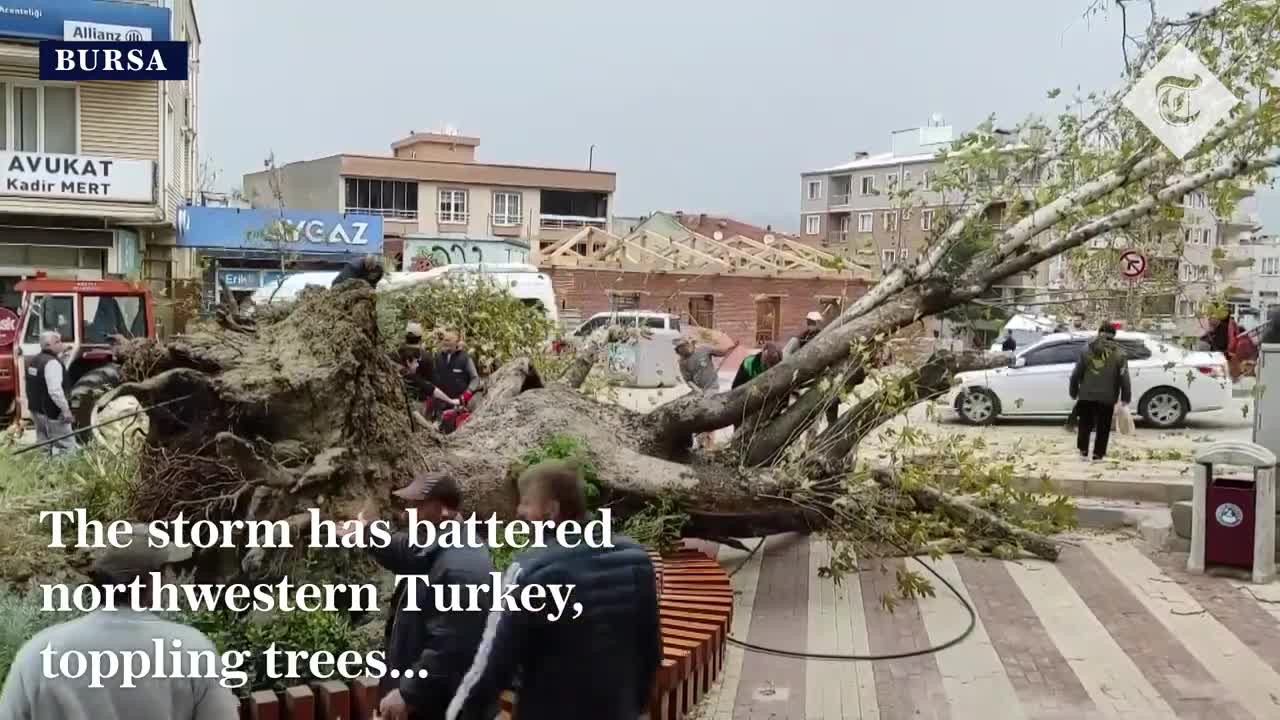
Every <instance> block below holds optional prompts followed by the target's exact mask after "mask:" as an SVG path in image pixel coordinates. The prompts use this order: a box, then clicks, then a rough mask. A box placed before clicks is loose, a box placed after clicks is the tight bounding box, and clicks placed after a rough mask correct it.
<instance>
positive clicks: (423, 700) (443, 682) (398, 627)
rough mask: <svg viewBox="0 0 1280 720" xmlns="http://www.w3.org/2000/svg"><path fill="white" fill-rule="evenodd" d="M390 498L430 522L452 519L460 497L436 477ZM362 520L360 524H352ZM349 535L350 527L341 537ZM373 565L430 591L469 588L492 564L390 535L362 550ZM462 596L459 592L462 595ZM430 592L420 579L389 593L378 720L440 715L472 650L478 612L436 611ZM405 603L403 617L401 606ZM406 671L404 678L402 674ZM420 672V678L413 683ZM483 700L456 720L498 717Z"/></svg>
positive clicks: (479, 629) (478, 551) (480, 618)
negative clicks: (409, 578)
mask: <svg viewBox="0 0 1280 720" xmlns="http://www.w3.org/2000/svg"><path fill="white" fill-rule="evenodd" d="M395 495H396V496H397V497H399V498H401V499H402V500H404V501H405V502H406V503H407V504H408V506H409V507H412V508H415V509H416V510H417V515H418V519H419V520H425V521H428V522H433V523H436V524H437V525H438V524H439V523H441V522H443V521H445V520H451V519H458V508H459V506H460V505H461V504H462V502H461V501H462V492H461V490H459V488H458V484H457V483H456V482H455V481H454V480H453V478H452V477H450V476H448V475H446V474H443V473H422V474H419V475H418V476H417V477H415V478H414V479H413V481H412V482H410V483H409V484H408V485H407V486H406V487H404V488H403V489H401V490H397V491H396V492H395ZM360 520H361V521H363V518H360ZM351 532H355V530H354V528H352V527H351V524H350V523H348V524H347V525H346V526H345V527H344V532H343V534H347V533H351ZM369 554H370V555H371V556H373V559H374V560H375V561H377V563H378V564H379V565H381V566H382V567H384V568H386V569H387V570H388V571H390V572H392V573H395V574H397V575H426V576H428V577H429V579H430V584H431V585H445V586H447V585H458V586H460V587H462V586H467V585H476V586H480V587H487V586H488V585H489V584H490V582H491V577H490V574H491V573H492V572H493V561H492V560H491V559H490V558H489V552H488V551H487V550H485V549H484V548H473V547H460V548H444V547H439V546H432V547H414V546H412V545H410V544H409V537H408V535H407V534H405V533H398V534H396V535H394V536H393V537H392V541H391V544H390V545H388V546H387V547H385V548H374V547H370V548H369ZM462 596H463V597H465V596H466V593H465V592H463V593H462ZM432 598H433V594H432V593H431V592H430V591H429V589H428V587H427V586H424V585H423V583H422V582H420V581H413V582H409V581H401V582H400V583H399V584H398V585H396V589H395V591H394V592H393V593H392V595H391V601H390V603H389V606H390V607H391V608H393V610H392V614H391V616H390V617H389V618H388V620H387V626H386V630H385V631H384V634H383V641H384V646H383V647H384V648H385V651H386V663H387V670H388V671H390V670H392V669H395V670H398V671H399V673H400V676H399V677H398V678H396V677H391V675H390V672H388V673H387V674H385V675H383V676H382V679H381V681H380V682H379V686H378V691H379V695H380V696H381V698H382V701H381V703H380V704H379V706H378V712H379V713H380V715H381V718H382V720H439V719H440V718H443V717H444V711H445V707H446V705H447V704H448V702H449V698H451V697H453V694H454V692H455V691H456V690H457V688H458V683H459V682H461V680H462V674H463V673H464V672H466V670H467V667H469V666H470V664H471V658H472V657H473V656H474V655H475V653H476V648H478V647H479V645H480V636H481V633H483V631H484V621H485V616H486V614H485V612H484V611H483V609H482V610H479V611H476V612H472V611H452V610H451V611H449V612H441V611H438V610H437V609H436V607H435V603H434V601H433V600H432ZM410 599H413V600H414V604H413V607H417V608H418V610H417V611H416V612H415V611H411V610H409V609H408V607H410V603H409V600H410ZM408 670H411V671H412V672H411V673H406V672H405V671H408ZM422 671H426V677H421V674H422ZM489 700H490V702H489V703H488V704H485V703H484V702H476V703H475V704H474V705H472V707H471V708H470V709H469V710H468V713H467V714H464V715H459V716H458V717H460V718H463V719H464V720H492V718H493V717H494V716H495V715H496V714H497V712H498V704H497V703H498V698H497V695H496V694H495V695H494V696H493V697H492V698H490V699H489Z"/></svg>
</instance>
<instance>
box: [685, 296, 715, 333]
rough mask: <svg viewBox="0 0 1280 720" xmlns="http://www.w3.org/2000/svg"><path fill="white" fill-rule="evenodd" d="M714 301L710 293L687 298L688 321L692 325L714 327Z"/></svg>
mask: <svg viewBox="0 0 1280 720" xmlns="http://www.w3.org/2000/svg"><path fill="white" fill-rule="evenodd" d="M715 321H716V301H715V298H714V297H712V296H710V295H702V296H698V297H691V298H689V322H691V323H693V325H694V327H704V328H709V327H715Z"/></svg>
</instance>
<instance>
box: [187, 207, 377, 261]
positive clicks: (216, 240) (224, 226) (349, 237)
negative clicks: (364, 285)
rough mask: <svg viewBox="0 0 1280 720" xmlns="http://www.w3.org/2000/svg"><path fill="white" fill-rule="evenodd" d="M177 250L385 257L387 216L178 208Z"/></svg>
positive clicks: (307, 211) (308, 211)
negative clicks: (383, 224) (206, 249)
mask: <svg viewBox="0 0 1280 720" xmlns="http://www.w3.org/2000/svg"><path fill="white" fill-rule="evenodd" d="M178 246H179V247H193V248H208V249H222V250H258V251H265V252H288V253H303V254H309V255H317V254H320V255H381V254H382V218H381V217H379V216H377V215H357V214H354V213H348V214H346V215H343V214H341V213H333V212H319V211H310V210H285V211H283V212H281V211H278V210H249V209H244V208H224V207H184V208H179V209H178Z"/></svg>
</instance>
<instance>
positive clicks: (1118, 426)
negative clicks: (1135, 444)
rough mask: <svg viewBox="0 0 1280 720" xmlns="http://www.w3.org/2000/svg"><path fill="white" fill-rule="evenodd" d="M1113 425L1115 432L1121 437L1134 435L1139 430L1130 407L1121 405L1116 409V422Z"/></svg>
mask: <svg viewBox="0 0 1280 720" xmlns="http://www.w3.org/2000/svg"><path fill="white" fill-rule="evenodd" d="M1112 425H1113V426H1114V429H1115V431H1116V432H1118V433H1120V434H1121V435H1132V434H1134V433H1135V432H1137V430H1138V428H1137V427H1136V426H1135V425H1134V422H1133V414H1132V413H1130V412H1129V406H1128V405H1121V406H1119V407H1117V408H1116V414H1115V422H1113V423H1112Z"/></svg>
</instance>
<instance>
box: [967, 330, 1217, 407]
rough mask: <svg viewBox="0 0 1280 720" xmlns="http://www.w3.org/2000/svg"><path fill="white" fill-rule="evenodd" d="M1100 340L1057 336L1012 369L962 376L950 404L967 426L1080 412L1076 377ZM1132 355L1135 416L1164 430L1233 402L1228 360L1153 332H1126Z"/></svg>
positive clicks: (1022, 355)
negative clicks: (1073, 387) (1071, 388)
mask: <svg viewBox="0 0 1280 720" xmlns="http://www.w3.org/2000/svg"><path fill="white" fill-rule="evenodd" d="M1096 335H1097V333H1092V332H1088V333H1056V334H1053V335H1049V336H1047V337H1045V338H1044V339H1043V340H1041V341H1040V342H1038V343H1036V344H1035V345H1032V346H1031V347H1029V348H1026V349H1024V350H1019V351H1017V352H1016V353H1015V354H1014V356H1013V359H1012V360H1011V361H1010V363H1009V367H1007V368H997V369H994V370H978V371H974V372H965V373H960V374H958V375H957V376H956V387H955V388H954V389H953V390H952V392H951V397H950V398H949V400H950V403H951V405H952V407H954V408H955V410H956V413H957V414H959V415H960V419H961V420H963V421H964V422H967V423H970V424H972V425H985V424H987V423H990V422H992V421H994V420H995V419H996V418H998V417H1008V416H1062V417H1065V416H1067V415H1068V414H1070V412H1071V408H1072V406H1073V405H1074V403H1073V401H1072V400H1071V396H1070V394H1069V393H1068V383H1069V381H1070V379H1071V371H1072V370H1073V369H1074V368H1075V365H1076V361H1077V360H1078V359H1079V358H1080V354H1081V353H1082V352H1084V350H1085V348H1086V347H1087V346H1088V344H1089V342H1090V341H1092V340H1093V338H1094V337H1095V336H1096ZM1116 341H1117V342H1118V343H1119V344H1120V346H1121V347H1122V348H1124V350H1125V352H1126V353H1127V354H1128V356H1129V380H1130V383H1131V384H1132V389H1133V401H1134V404H1133V407H1134V410H1135V412H1136V413H1137V414H1138V415H1139V416H1141V417H1142V418H1143V419H1145V420H1146V421H1147V422H1148V423H1150V424H1151V425H1153V426H1155V427H1159V428H1170V427H1176V426H1178V425H1181V424H1182V423H1183V421H1184V420H1186V417H1187V414H1188V413H1193V412H1210V411H1213V410H1221V409H1223V408H1225V407H1227V405H1228V404H1229V403H1230V402H1231V380H1230V378H1229V377H1228V374H1227V359H1226V357H1224V356H1223V355H1222V353H1216V352H1192V351H1188V350H1184V349H1183V348H1180V347H1177V346H1175V345H1172V344H1170V343H1168V342H1166V341H1164V340H1160V339H1158V338H1153V337H1151V336H1150V335H1147V334H1145V333H1136V332H1123V331H1122V332H1118V333H1116Z"/></svg>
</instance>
